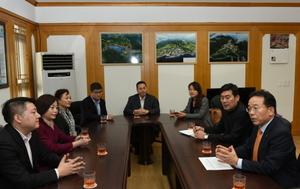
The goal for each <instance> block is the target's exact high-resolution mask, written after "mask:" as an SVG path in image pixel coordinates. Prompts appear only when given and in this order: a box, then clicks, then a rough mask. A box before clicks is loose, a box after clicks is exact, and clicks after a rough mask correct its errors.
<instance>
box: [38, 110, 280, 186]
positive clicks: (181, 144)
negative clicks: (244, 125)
mask: <svg viewBox="0 0 300 189" xmlns="http://www.w3.org/2000/svg"><path fill="white" fill-rule="evenodd" d="M195 121H196V124H197V125H201V124H202V122H201V121H199V120H195ZM187 122H188V119H187V120H185V119H177V118H176V117H170V116H169V114H161V115H149V116H144V117H143V116H142V117H141V118H140V119H134V118H133V116H123V115H122V116H115V118H114V120H113V121H108V122H107V123H104V124H101V123H99V122H93V123H90V124H89V125H88V127H89V135H90V138H91V139H92V140H91V142H90V143H89V145H88V146H87V147H85V148H76V149H75V150H73V151H72V152H71V153H70V155H71V157H76V156H83V158H84V161H85V163H86V165H85V167H86V170H95V171H96V183H97V184H98V187H97V188H113V189H118V188H126V180H127V176H130V156H129V149H130V129H131V127H134V126H141V127H145V128H146V130H145V131H147V127H149V125H151V124H157V125H159V126H160V128H161V131H162V171H163V174H164V175H167V176H168V178H169V181H170V185H171V187H172V188H174V189H179V188H184V189H194V188H195V189H196V188H197V189H199V188H205V189H206V188H227V189H230V188H232V176H233V175H234V174H236V173H242V174H243V175H245V176H246V177H247V184H246V185H247V188H255V189H260V188H272V189H277V188H278V189H279V188H281V187H280V186H278V185H277V184H276V183H275V182H274V181H272V180H271V179H270V178H269V177H267V176H264V175H258V174H253V173H246V172H242V171H240V170H238V169H234V170H224V171H207V170H206V169H205V168H204V167H203V165H202V163H201V162H200V161H199V159H198V157H207V156H215V154H214V149H215V146H216V145H217V144H212V148H213V149H212V150H213V153H212V154H210V155H204V154H203V153H202V152H201V151H202V145H201V143H202V141H201V140H198V139H195V138H192V137H188V136H185V135H182V134H180V133H179V131H180V130H185V129H187V127H188V126H187ZM146 138H147V136H146ZM147 140H148V139H147ZM99 142H106V148H107V152H108V154H107V155H106V156H98V155H97V145H96V144H97V143H99ZM144 145H146V146H147V145H148V144H147V142H146V143H144ZM143 153H144V154H143ZM148 156H149V157H148ZM139 161H147V162H149V163H152V160H151V158H150V155H149V154H148V148H147V150H144V151H141V157H140V160H139ZM139 163H140V162H139ZM154 163H155V162H154ZM82 172H83V171H82ZM82 172H81V173H80V174H79V175H71V176H68V177H65V178H61V179H59V180H58V182H57V183H54V184H51V185H48V186H44V187H40V188H41V189H57V188H63V189H64V188H72V189H77V188H83V176H82Z"/></svg>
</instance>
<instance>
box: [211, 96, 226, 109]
mask: <svg viewBox="0 0 300 189" xmlns="http://www.w3.org/2000/svg"><path fill="white" fill-rule="evenodd" d="M209 107H210V108H218V109H221V110H222V109H223V106H222V103H221V100H220V95H216V96H214V97H213V98H212V99H211V100H210V102H209Z"/></svg>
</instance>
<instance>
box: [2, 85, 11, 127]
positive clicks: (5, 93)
mask: <svg viewBox="0 0 300 189" xmlns="http://www.w3.org/2000/svg"><path fill="white" fill-rule="evenodd" d="M0 96H1V98H0V103H1V116H0V125H6V122H5V121H4V119H3V116H2V104H3V103H4V102H6V101H7V100H8V99H10V91H9V88H4V89H0Z"/></svg>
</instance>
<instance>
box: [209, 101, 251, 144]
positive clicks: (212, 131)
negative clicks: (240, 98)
mask: <svg viewBox="0 0 300 189" xmlns="http://www.w3.org/2000/svg"><path fill="white" fill-rule="evenodd" d="M252 129H253V124H252V121H251V120H250V117H249V114H248V113H247V112H246V107H245V106H244V104H243V103H241V102H238V104H237V106H236V107H235V109H234V110H232V111H230V112H229V111H226V110H222V117H221V120H220V122H219V123H217V124H216V125H214V126H213V127H206V128H205V130H204V131H205V132H206V133H209V135H208V140H210V141H212V142H221V143H227V144H231V145H233V146H235V147H237V146H240V145H242V144H243V143H244V142H245V140H246V139H247V138H248V137H249V136H250V135H251V133H252ZM221 133H223V135H220V134H221Z"/></svg>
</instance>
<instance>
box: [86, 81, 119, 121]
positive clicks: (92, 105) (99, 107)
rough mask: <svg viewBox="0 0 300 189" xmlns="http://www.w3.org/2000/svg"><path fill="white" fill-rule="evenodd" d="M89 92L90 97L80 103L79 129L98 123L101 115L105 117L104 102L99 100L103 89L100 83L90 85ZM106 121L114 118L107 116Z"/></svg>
mask: <svg viewBox="0 0 300 189" xmlns="http://www.w3.org/2000/svg"><path fill="white" fill-rule="evenodd" d="M90 92H91V95H90V96H88V97H86V98H85V99H83V101H82V103H81V123H80V125H81V127H85V126H86V125H87V124H88V123H90V122H93V121H100V120H101V115H107V110H106V105H105V100H103V99H102V98H101V96H102V94H103V89H102V86H101V85H100V83H97V82H95V83H92V84H91V86H90ZM106 119H107V120H112V119H114V116H113V115H110V114H109V115H107V117H106Z"/></svg>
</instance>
